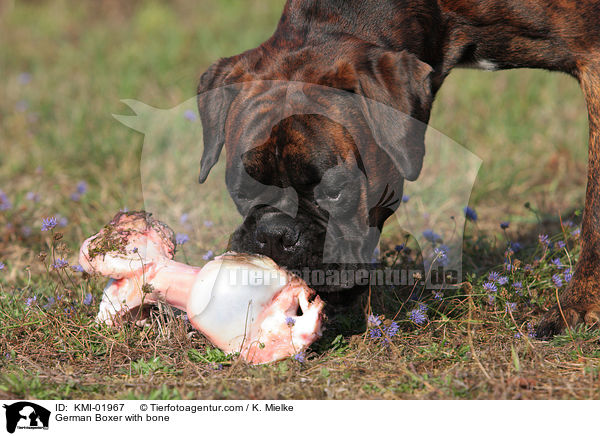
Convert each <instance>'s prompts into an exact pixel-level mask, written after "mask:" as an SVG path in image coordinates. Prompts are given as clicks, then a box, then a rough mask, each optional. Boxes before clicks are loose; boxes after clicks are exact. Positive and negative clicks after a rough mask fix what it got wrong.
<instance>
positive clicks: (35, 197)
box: [25, 191, 40, 203]
mask: <svg viewBox="0 0 600 436" xmlns="http://www.w3.org/2000/svg"><path fill="white" fill-rule="evenodd" d="M25 198H26V199H27V200H29V201H33V202H34V203H37V202H38V201H40V196H39V194H36V193H35V192H33V191H29V192H28V193H27V194H26V195H25Z"/></svg>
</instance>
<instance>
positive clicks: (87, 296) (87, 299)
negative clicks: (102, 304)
mask: <svg viewBox="0 0 600 436" xmlns="http://www.w3.org/2000/svg"><path fill="white" fill-rule="evenodd" d="M92 300H93V297H92V294H90V293H89V292H88V293H87V294H85V298H84V299H83V304H85V305H86V306H89V305H90V304H92Z"/></svg>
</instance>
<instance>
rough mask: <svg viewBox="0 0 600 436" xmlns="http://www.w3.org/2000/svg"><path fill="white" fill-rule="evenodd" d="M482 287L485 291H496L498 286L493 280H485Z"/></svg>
mask: <svg viewBox="0 0 600 436" xmlns="http://www.w3.org/2000/svg"><path fill="white" fill-rule="evenodd" d="M483 289H484V290H486V291H487V292H498V287H497V286H496V284H495V283H494V282H485V283H484V284H483Z"/></svg>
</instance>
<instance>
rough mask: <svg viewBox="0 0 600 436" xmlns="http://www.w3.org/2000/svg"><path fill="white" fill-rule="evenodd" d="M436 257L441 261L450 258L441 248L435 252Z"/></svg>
mask: <svg viewBox="0 0 600 436" xmlns="http://www.w3.org/2000/svg"><path fill="white" fill-rule="evenodd" d="M433 253H434V254H435V257H436V258H437V259H439V260H446V259H447V257H448V256H446V252H445V251H444V250H442V249H441V247H437V248H435V249H434V250H433Z"/></svg>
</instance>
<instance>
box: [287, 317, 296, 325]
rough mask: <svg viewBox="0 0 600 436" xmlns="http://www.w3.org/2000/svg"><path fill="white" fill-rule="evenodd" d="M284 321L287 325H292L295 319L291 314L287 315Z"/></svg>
mask: <svg viewBox="0 0 600 436" xmlns="http://www.w3.org/2000/svg"><path fill="white" fill-rule="evenodd" d="M285 323H286V324H287V325H288V327H294V324H296V320H295V319H294V318H292V317H291V316H288V317H286V318H285Z"/></svg>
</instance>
